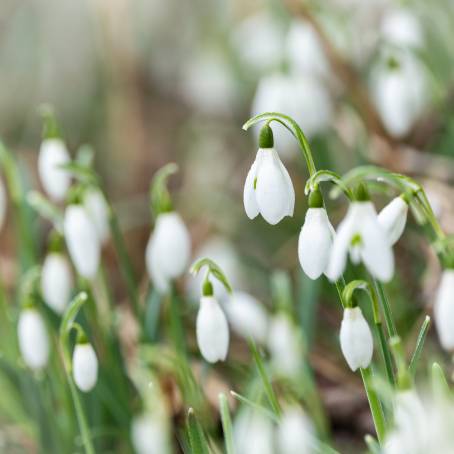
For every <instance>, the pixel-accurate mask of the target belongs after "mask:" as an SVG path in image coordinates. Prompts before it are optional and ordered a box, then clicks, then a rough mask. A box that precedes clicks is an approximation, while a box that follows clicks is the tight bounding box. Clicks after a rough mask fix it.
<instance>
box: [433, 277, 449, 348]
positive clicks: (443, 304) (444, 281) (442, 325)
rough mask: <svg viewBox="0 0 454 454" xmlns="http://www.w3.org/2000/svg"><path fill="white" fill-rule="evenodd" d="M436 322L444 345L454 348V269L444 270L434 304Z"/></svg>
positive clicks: (444, 346)
mask: <svg viewBox="0 0 454 454" xmlns="http://www.w3.org/2000/svg"><path fill="white" fill-rule="evenodd" d="M434 316H435V323H436V326H437V331H438V337H439V339H440V343H441V345H442V347H443V348H444V349H445V350H447V351H452V350H454V270H452V269H447V270H445V271H443V275H442V277H441V282H440V286H439V288H438V293H437V299H436V302H435V306H434Z"/></svg>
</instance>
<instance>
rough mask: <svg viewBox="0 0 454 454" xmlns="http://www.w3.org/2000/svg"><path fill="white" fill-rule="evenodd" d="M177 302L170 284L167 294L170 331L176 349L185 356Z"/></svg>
mask: <svg viewBox="0 0 454 454" xmlns="http://www.w3.org/2000/svg"><path fill="white" fill-rule="evenodd" d="M178 303H179V301H178V299H177V294H176V289H175V288H174V287H173V286H172V289H171V291H170V292H169V294H168V304H169V319H170V333H171V336H172V339H173V343H174V346H175V349H176V351H177V352H178V354H179V355H180V356H181V357H182V358H186V342H185V338H184V332H185V330H184V326H183V322H182V320H181V310H180V309H181V305H180V304H178Z"/></svg>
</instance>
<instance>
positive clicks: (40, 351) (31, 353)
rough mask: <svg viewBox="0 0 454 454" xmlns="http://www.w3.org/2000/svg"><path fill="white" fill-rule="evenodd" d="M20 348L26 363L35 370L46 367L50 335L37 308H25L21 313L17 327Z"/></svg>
mask: <svg viewBox="0 0 454 454" xmlns="http://www.w3.org/2000/svg"><path fill="white" fill-rule="evenodd" d="M17 332H18V338H19V349H20V352H21V355H22V359H23V360H24V362H25V364H26V365H27V366H28V367H29V368H30V369H33V370H40V369H43V368H44V367H46V365H47V362H48V360H49V353H50V347H49V336H48V334H47V329H46V325H45V323H44V320H43V318H42V316H41V314H40V313H39V312H38V310H37V309H35V308H33V307H30V308H25V309H23V310H22V312H21V313H20V315H19V324H18V327H17Z"/></svg>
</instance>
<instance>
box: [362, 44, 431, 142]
mask: <svg viewBox="0 0 454 454" xmlns="http://www.w3.org/2000/svg"><path fill="white" fill-rule="evenodd" d="M371 90H372V97H373V100H374V103H375V106H376V108H377V110H378V113H379V115H380V117H381V119H382V121H383V124H384V125H385V128H386V129H387V131H388V132H389V133H390V134H391V135H392V136H393V137H402V136H404V135H405V134H407V133H408V132H409V131H410V129H411V127H412V126H413V124H414V123H415V121H416V120H417V119H418V118H419V117H420V116H421V114H422V113H423V110H424V108H425V107H426V105H427V101H428V98H429V85H428V80H427V76H426V73H425V70H424V68H423V66H422V64H421V63H420V62H419V61H418V60H417V57H415V56H413V55H411V54H410V53H401V54H399V57H398V58H397V59H393V58H392V59H391V60H390V63H388V64H387V65H384V64H383V63H381V64H380V65H379V66H377V67H376V68H375V69H374V70H373V71H372V75H371Z"/></svg>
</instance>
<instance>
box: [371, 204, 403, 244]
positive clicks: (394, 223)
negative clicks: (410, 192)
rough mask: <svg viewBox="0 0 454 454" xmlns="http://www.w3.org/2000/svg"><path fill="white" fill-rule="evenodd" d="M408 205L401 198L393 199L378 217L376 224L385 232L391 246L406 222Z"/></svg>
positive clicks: (399, 235) (400, 233) (397, 238)
mask: <svg viewBox="0 0 454 454" xmlns="http://www.w3.org/2000/svg"><path fill="white" fill-rule="evenodd" d="M407 214H408V204H407V202H405V200H404V199H403V198H402V197H396V198H394V199H393V200H392V201H391V202H390V203H388V205H386V206H385V207H384V208H383V209H382V210H381V211H380V214H379V215H378V222H379V223H380V225H381V226H382V228H383V230H384V231H385V232H386V234H387V236H388V239H389V242H390V243H391V245H393V244H395V243H396V242H397V241H398V240H399V238H400V237H401V235H402V233H403V231H404V228H405V223H406V222H407Z"/></svg>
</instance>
